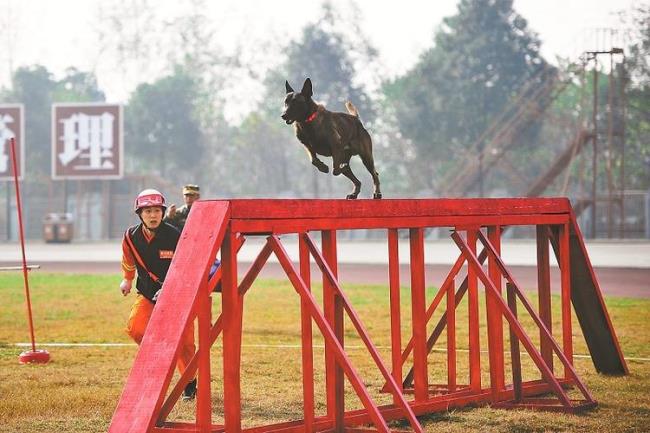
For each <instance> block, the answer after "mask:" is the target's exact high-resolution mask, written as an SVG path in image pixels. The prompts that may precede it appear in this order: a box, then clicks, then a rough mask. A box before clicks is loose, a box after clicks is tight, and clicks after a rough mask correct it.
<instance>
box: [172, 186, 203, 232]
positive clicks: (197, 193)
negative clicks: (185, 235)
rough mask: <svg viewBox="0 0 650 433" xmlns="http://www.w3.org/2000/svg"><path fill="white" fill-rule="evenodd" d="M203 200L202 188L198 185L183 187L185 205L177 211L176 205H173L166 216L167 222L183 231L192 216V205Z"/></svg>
mask: <svg viewBox="0 0 650 433" xmlns="http://www.w3.org/2000/svg"><path fill="white" fill-rule="evenodd" d="M200 198H201V188H199V186H198V185H194V184H187V185H185V186H184V187H183V200H184V201H185V204H184V205H183V206H181V207H180V208H178V209H176V205H175V204H172V205H171V206H169V209H167V213H166V215H165V222H167V223H170V224H171V225H173V226H174V227H176V228H177V229H178V230H180V231H183V227H185V222H186V221H187V217H188V216H189V215H190V210H191V209H192V204H194V202H195V201H197V200H198V199H200Z"/></svg>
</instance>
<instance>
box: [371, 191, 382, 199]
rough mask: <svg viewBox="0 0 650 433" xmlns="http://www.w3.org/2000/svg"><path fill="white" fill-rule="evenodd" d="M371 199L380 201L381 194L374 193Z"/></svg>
mask: <svg viewBox="0 0 650 433" xmlns="http://www.w3.org/2000/svg"><path fill="white" fill-rule="evenodd" d="M372 198H374V199H380V198H381V193H380V192H376V193H374V194H373V195H372Z"/></svg>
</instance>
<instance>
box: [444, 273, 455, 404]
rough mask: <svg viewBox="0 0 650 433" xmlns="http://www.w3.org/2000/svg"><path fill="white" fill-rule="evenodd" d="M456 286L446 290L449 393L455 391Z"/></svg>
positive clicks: (450, 285)
mask: <svg viewBox="0 0 650 433" xmlns="http://www.w3.org/2000/svg"><path fill="white" fill-rule="evenodd" d="M455 293H456V285H455V284H454V283H453V281H452V283H451V284H449V288H448V289H447V311H446V315H445V318H446V320H447V386H448V387H449V391H451V392H453V391H456V299H455V296H454V294H455Z"/></svg>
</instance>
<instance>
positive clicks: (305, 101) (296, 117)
mask: <svg viewBox="0 0 650 433" xmlns="http://www.w3.org/2000/svg"><path fill="white" fill-rule="evenodd" d="M284 86H285V88H286V89H287V96H286V97H285V98H284V112H283V113H282V119H283V120H284V121H285V122H286V123H287V125H291V124H292V123H293V122H302V121H304V120H305V119H307V117H308V116H309V115H310V114H311V111H313V105H314V102H313V101H312V99H311V96H312V95H313V92H312V88H311V80H310V79H309V78H307V79H306V80H305V83H304V84H303V85H302V90H301V91H300V92H296V91H294V90H293V89H292V88H291V85H290V84H289V82H288V81H285V82H284Z"/></svg>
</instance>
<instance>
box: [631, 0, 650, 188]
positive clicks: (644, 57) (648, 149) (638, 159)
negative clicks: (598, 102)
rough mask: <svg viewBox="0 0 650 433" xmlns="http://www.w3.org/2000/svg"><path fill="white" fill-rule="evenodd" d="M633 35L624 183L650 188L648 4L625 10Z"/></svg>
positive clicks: (649, 10)
mask: <svg viewBox="0 0 650 433" xmlns="http://www.w3.org/2000/svg"><path fill="white" fill-rule="evenodd" d="M628 17H629V19H630V21H631V29H632V34H633V36H634V38H633V39H632V40H633V42H632V43H631V44H630V46H629V47H628V50H627V51H628V53H629V54H628V55H627V65H628V71H629V81H628V91H627V100H628V106H627V119H626V145H627V146H628V148H627V149H626V156H627V157H626V161H625V164H626V168H625V169H626V174H627V175H626V185H627V187H628V188H635V189H636V188H638V189H647V188H650V145H649V143H650V6H647V5H645V6H639V7H637V8H635V9H634V10H633V11H631V12H629V13H628Z"/></svg>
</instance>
